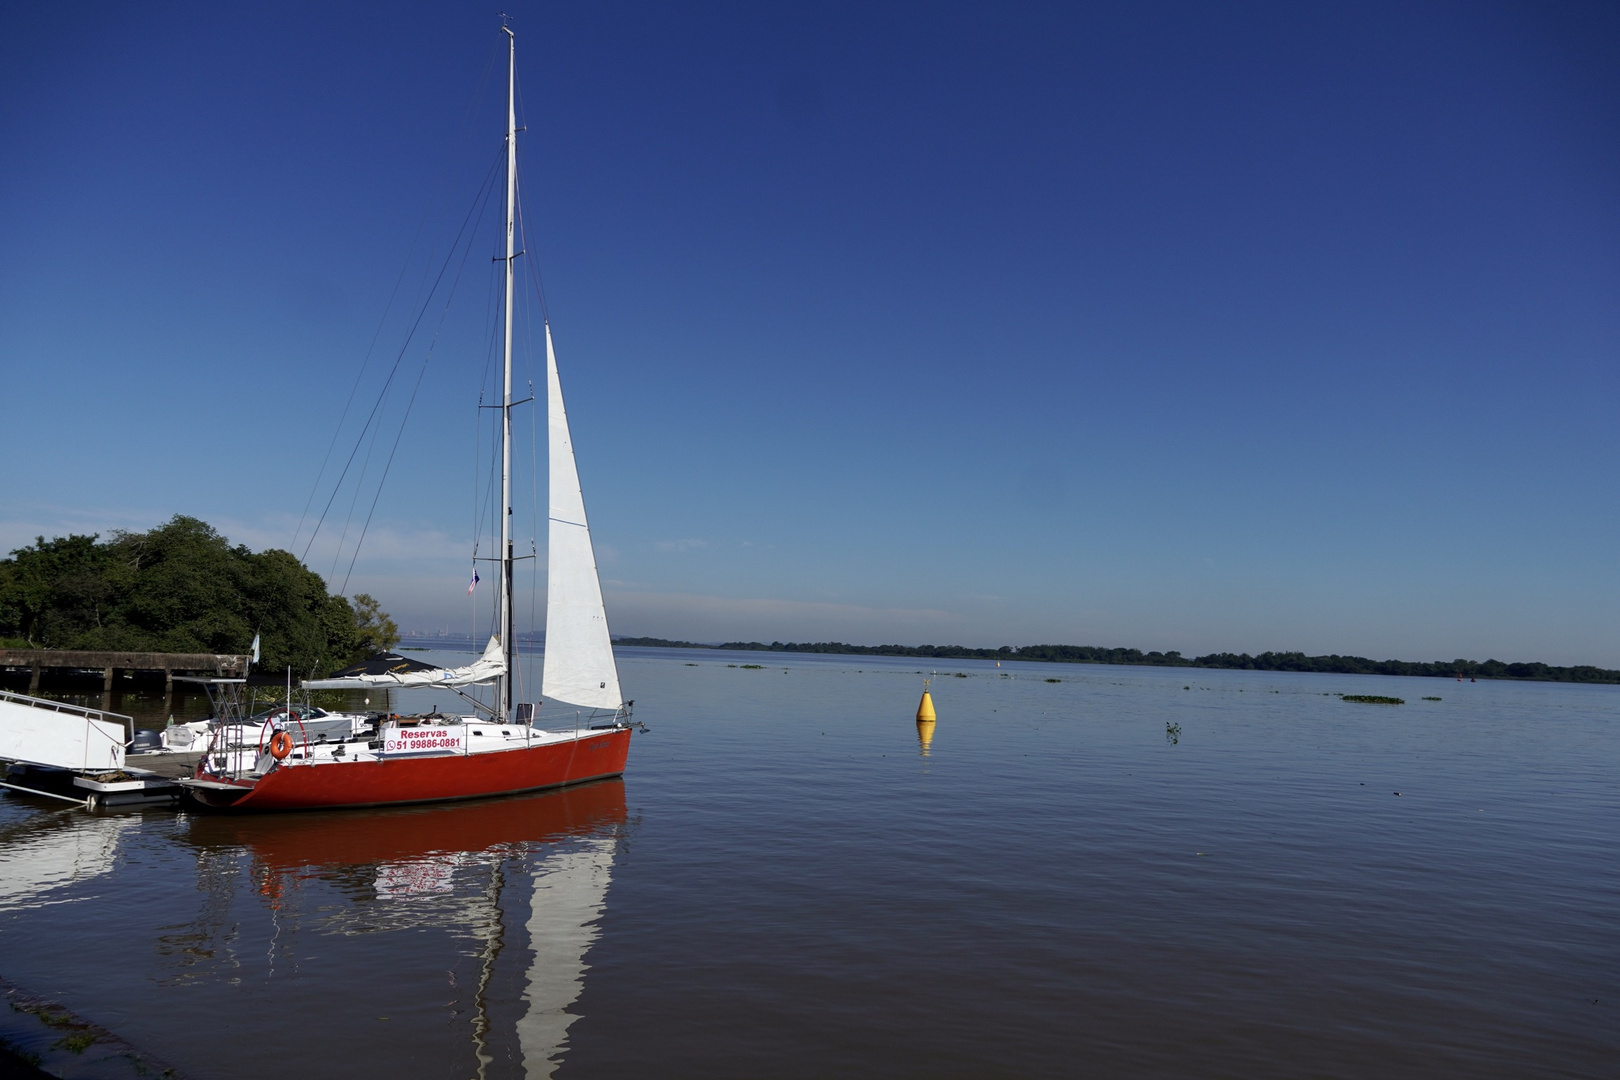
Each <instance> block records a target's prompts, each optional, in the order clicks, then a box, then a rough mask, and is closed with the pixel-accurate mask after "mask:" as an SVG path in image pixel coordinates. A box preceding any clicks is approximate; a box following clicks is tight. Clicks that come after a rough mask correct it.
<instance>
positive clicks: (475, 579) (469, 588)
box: [467, 568, 478, 596]
mask: <svg viewBox="0 0 1620 1080" xmlns="http://www.w3.org/2000/svg"><path fill="white" fill-rule="evenodd" d="M476 588H478V571H477V569H476V568H475V569H474V570H473V579H472V580H471V581H469V582H467V595H468V596H471V595H472V594H473V590H474V589H476Z"/></svg>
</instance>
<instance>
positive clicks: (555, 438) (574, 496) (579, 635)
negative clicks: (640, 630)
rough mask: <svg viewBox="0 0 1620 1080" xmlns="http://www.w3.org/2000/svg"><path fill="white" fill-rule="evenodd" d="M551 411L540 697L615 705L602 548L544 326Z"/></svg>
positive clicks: (616, 672)
mask: <svg viewBox="0 0 1620 1080" xmlns="http://www.w3.org/2000/svg"><path fill="white" fill-rule="evenodd" d="M546 414H547V427H548V429H549V439H548V446H549V450H550V458H551V478H550V479H551V525H550V528H549V530H548V532H547V548H548V550H547V555H546V657H545V671H544V675H543V677H542V678H541V683H540V693H541V696H542V697H544V698H546V699H548V700H551V701H560V702H564V703H566V704H569V705H580V706H584V707H586V708H591V709H613V710H617V709H618V707H619V705H620V704H622V702H623V700H624V699H623V698H622V697H621V696H620V694H619V669H618V667H617V666H616V665H615V664H614V662H613V643H612V641H611V639H610V638H609V637H608V624H607V612H606V611H604V610H603V608H602V584H601V582H600V581H599V580H598V579H597V576H596V553H595V552H594V551H593V550H592V548H591V530H590V526H589V525H587V524H586V522H585V497H584V496H583V495H582V494H580V490H579V469H578V468H577V467H576V466H575V465H574V443H573V440H572V439H570V438H569V435H568V414H567V413H566V412H565V411H564V410H563V399H562V384H561V383H560V382H559V381H558V379H557V354H556V351H555V350H554V349H553V348H552V346H551V327H550V326H547V327H546Z"/></svg>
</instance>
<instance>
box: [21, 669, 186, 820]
mask: <svg viewBox="0 0 1620 1080" xmlns="http://www.w3.org/2000/svg"><path fill="white" fill-rule="evenodd" d="M134 741H135V721H134V719H133V718H132V717H128V716H124V715H122V714H120V713H112V712H107V711H105V710H102V709H87V708H85V707H84V706H82V705H70V704H68V703H66V702H62V701H50V700H47V699H45V698H36V697H28V696H27V695H24V694H13V693H8V692H6V691H3V690H0V760H4V761H5V762H8V763H9V767H8V768H7V770H6V777H5V780H4V781H0V787H4V788H9V789H10V790H12V791H20V792H24V793H25V794H29V795H39V796H43V797H45V798H49V799H60V800H63V801H65V802H76V803H82V804H83V805H84V806H85V808H86V809H90V810H95V809H99V808H101V807H103V806H137V805H139V806H164V805H172V804H173V803H174V802H176V801H177V800H178V799H179V798H180V792H181V788H180V785H178V784H176V783H175V781H176V780H177V779H179V778H180V777H182V776H190V775H191V774H192V773H193V772H194V771H195V770H196V767H197V761H198V759H199V758H200V757H201V756H202V755H201V753H198V752H193V753H181V754H176V753H144V754H143V753H136V754H131V753H130V752H129V750H130V747H131V745H132V744H133V743H134ZM132 759H133V762H134V763H133V764H132Z"/></svg>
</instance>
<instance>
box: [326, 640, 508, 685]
mask: <svg viewBox="0 0 1620 1080" xmlns="http://www.w3.org/2000/svg"><path fill="white" fill-rule="evenodd" d="M505 674H506V654H505V652H504V651H503V650H502V649H501V642H500V639H499V638H493V637H492V638H490V639H489V644H488V645H486V646H484V655H483V656H480V657H479V658H478V659H477V660H475V661H473V662H472V663H470V664H468V665H467V666H466V667H457V668H427V669H425V670H421V669H419V670H416V671H398V672H394V671H390V672H385V673H383V674H380V675H351V676H349V677H348V678H341V679H306V680H305V681H304V682H303V683H302V684H301V685H302V686H303V688H304V689H305V690H370V689H373V688H376V687H382V688H390V689H391V688H394V687H413V686H477V685H480V684H482V683H490V682H494V681H495V680H496V679H498V678H500V677H501V676H502V675H505Z"/></svg>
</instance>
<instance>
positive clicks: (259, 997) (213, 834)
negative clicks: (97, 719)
mask: <svg viewBox="0 0 1620 1080" xmlns="http://www.w3.org/2000/svg"><path fill="white" fill-rule="evenodd" d="M457 659H458V660H459V658H457ZM460 662H465V661H464V660H461V661H460ZM621 663H622V674H623V679H624V684H625V687H626V692H627V693H629V694H631V695H633V696H634V697H636V698H637V701H638V707H637V716H638V718H639V719H642V720H644V721H645V722H646V723H647V725H648V726H649V727H650V728H651V729H652V730H651V732H650V733H649V734H645V735H637V736H636V737H635V741H634V743H633V746H632V749H631V755H630V766H629V772H628V773H627V775H626V778H625V780H624V782H623V783H622V784H618V783H613V784H600V785H594V786H591V787H587V788H582V789H576V790H574V791H572V792H568V793H563V794H557V795H546V796H537V797H526V798H518V799H507V800H500V801H494V802H487V803H479V804H468V805H462V806H455V807H443V808H430V809H402V810H396V811H386V812H376V811H371V812H366V811H361V812H354V813H349V814H335V815H324V814H323V815H290V816H280V817H264V818H254V819H233V818H217V817H209V818H200V817H186V816H176V815H171V814H160V813H150V812H149V813H147V814H145V815H144V816H142V815H140V814H135V815H109V816H102V817H91V816H88V815H86V814H84V813H82V812H80V811H77V810H72V809H69V810H66V811H57V810H55V809H53V808H49V807H45V806H41V805H38V804H35V803H33V802H29V801H24V800H20V799H15V798H7V799H5V800H0V946H3V947H0V974H3V975H4V976H6V977H7V978H9V979H11V980H12V981H14V982H16V983H19V984H21V985H23V986H25V987H27V988H28V989H30V990H32V991H34V992H36V993H40V994H43V995H46V996H51V997H55V998H57V999H58V1000H60V1001H62V1002H63V1003H64V1004H66V1005H68V1006H69V1007H70V1008H73V1009H75V1010H77V1011H78V1012H80V1013H82V1014H84V1015H86V1016H88V1017H90V1018H91V1019H94V1020H97V1021H99V1022H101V1023H103V1024H105V1025H106V1026H108V1027H111V1028H113V1029H114V1030H116V1031H117V1032H118V1033H119V1034H121V1035H123V1036H125V1037H126V1038H128V1039H130V1040H131V1041H132V1042H134V1043H136V1044H138V1045H140V1046H142V1047H144V1048H146V1049H147V1050H149V1051H151V1052H152V1053H155V1054H157V1055H158V1056H160V1057H163V1058H167V1059H168V1060H169V1061H171V1062H173V1063H174V1064H176V1065H178V1066H179V1067H181V1068H182V1069H184V1070H186V1071H188V1072H190V1073H191V1074H193V1075H194V1076H196V1077H199V1078H207V1077H227V1076H228V1077H233V1078H257V1077H265V1078H271V1077H273V1078H276V1080H285V1078H286V1077H288V1076H298V1077H307V1078H314V1077H328V1076H331V1077H336V1076H350V1075H377V1076H383V1075H392V1076H401V1077H441V1076H442V1077H450V1078H460V1077H474V1076H480V1075H482V1076H488V1077H516V1076H525V1075H527V1076H531V1077H534V1076H545V1075H550V1074H551V1073H552V1071H553V1070H555V1074H556V1075H558V1076H562V1077H568V1076H580V1077H591V1076H614V1077H619V1076H623V1077H641V1076H710V1077H712V1076H720V1077H728V1076H736V1077H744V1076H767V1075H769V1076H804V1077H812V1076H814V1077H821V1076H827V1075H849V1076H895V1075H911V1076H962V1077H968V1076H1060V1075H1061V1076H1072V1075H1094V1076H1099V1077H1119V1076H1126V1077H1129V1076H1261V1077H1271V1076H1275V1077H1297V1076H1302V1075H1311V1076H1354V1077H1373V1076H1377V1077H1388V1076H1419V1075H1451V1076H1470V1077H1488V1076H1525V1077H1529V1076H1537V1077H1543V1076H1584V1077H1599V1076H1603V1077H1607V1076H1614V1075H1616V1073H1617V1071H1620V1067H1617V1065H1616V1063H1617V1062H1620V859H1617V855H1620V850H1617V849H1620V842H1617V838H1620V794H1617V791H1620V789H1617V781H1620V751H1617V748H1616V741H1615V737H1616V734H1617V724H1616V720H1617V718H1620V689H1617V688H1612V687H1605V688H1595V687H1573V686H1557V685H1538V684H1506V683H1463V684H1459V683H1455V682H1443V681H1439V680H1416V679H1414V680H1404V679H1383V678H1351V677H1343V676H1314V675H1278V674H1265V673H1240V672H1199V671H1189V670H1180V671H1176V670H1170V671H1160V670H1153V669H1145V668H1102V667H1080V666H1066V665H1065V666H1056V665H1054V666H1047V665H1034V664H1016V665H1009V666H1008V667H1007V668H1005V669H1002V670H1000V671H998V670H997V669H996V668H995V667H994V665H993V664H984V663H969V662H962V663H960V664H957V665H953V666H951V667H949V668H948V669H941V674H942V677H941V678H939V679H937V680H936V681H935V684H934V685H935V701H936V705H937V707H938V710H939V717H940V719H939V724H938V727H937V729H936V730H935V732H934V736H933V740H932V744H931V746H930V747H929V748H928V752H927V753H926V754H924V753H923V752H922V748H921V747H920V746H919V740H918V733H917V730H916V726H915V724H914V723H913V722H912V719H911V717H912V714H913V713H914V711H915V709H916V706H917V697H918V694H919V692H920V690H921V678H920V677H919V676H918V675H917V674H915V672H917V671H918V669H919V666H920V665H919V663H918V662H917V661H874V660H871V659H867V658H859V659H857V658H850V657H805V658H794V659H788V660H785V661H784V660H783V659H782V658H780V657H771V656H769V655H765V656H761V655H759V654H735V655H729V654H714V653H698V654H691V653H684V652H670V653H661V652H657V651H653V650H625V652H624V653H623V654H622V659H621ZM728 663H735V664H738V665H741V664H744V663H760V664H764V665H765V666H764V667H763V668H762V669H759V670H751V669H746V668H742V667H740V666H739V667H728V666H727V664H728ZM692 664H696V666H691V665H692ZM926 667H928V668H929V669H931V667H932V665H926ZM957 671H961V672H964V673H966V674H967V675H968V677H967V678H956V677H954V674H947V672H949V673H954V672H957ZM1049 677H1051V678H1059V679H1061V680H1062V681H1061V682H1057V683H1050V682H1047V681H1045V680H1046V679H1047V678H1049ZM1334 692H1348V693H1379V694H1395V695H1399V696H1401V697H1404V698H1406V699H1407V704H1406V705H1404V706H1399V707H1379V706H1365V705H1353V704H1347V703H1345V702H1342V701H1340V700H1339V699H1338V698H1337V697H1333V696H1328V695H1331V694H1332V693H1334ZM1424 695H1438V696H1440V697H1442V698H1443V699H1444V700H1442V701H1438V702H1435V701H1422V700H1419V699H1420V698H1421V697H1422V696H1424ZM1168 725H1177V726H1179V736H1175V733H1174V729H1169V732H1168V733H1167V726H1168ZM1173 736H1174V741H1172V737H1173ZM1397 792H1399V795H1397V794H1396V793H1397Z"/></svg>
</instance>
